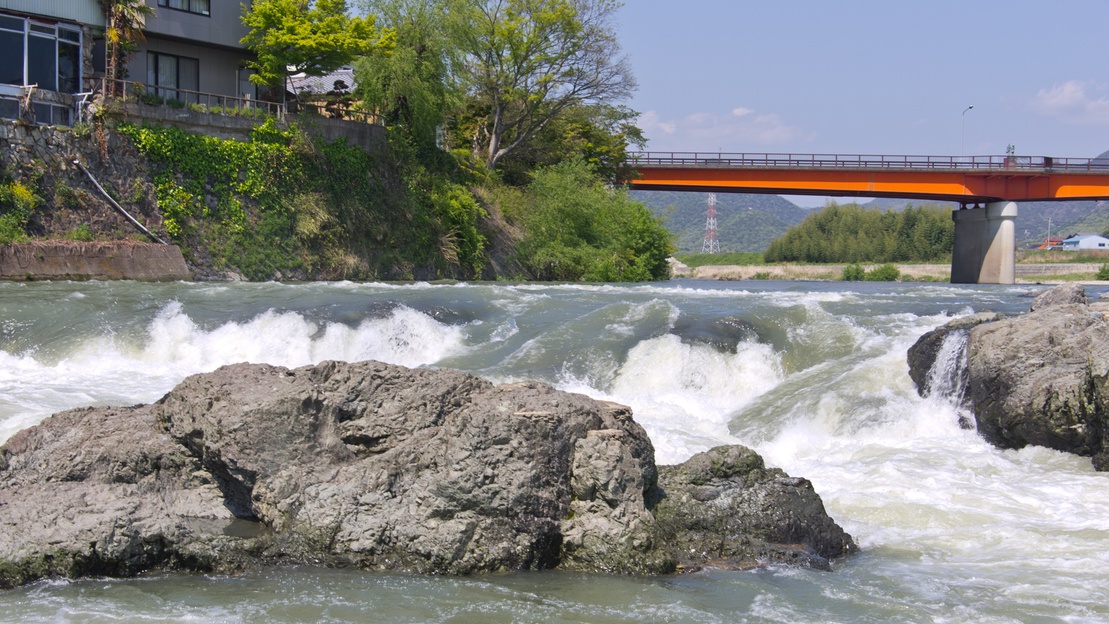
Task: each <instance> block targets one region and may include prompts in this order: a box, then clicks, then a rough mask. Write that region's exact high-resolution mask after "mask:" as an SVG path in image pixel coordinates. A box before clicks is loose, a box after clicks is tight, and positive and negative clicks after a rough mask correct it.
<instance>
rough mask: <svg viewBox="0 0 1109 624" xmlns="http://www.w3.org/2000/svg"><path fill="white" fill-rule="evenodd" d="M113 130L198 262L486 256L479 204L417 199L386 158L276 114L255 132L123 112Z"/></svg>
mask: <svg viewBox="0 0 1109 624" xmlns="http://www.w3.org/2000/svg"><path fill="white" fill-rule="evenodd" d="M116 130H117V131H118V132H120V133H122V134H124V135H126V136H128V137H130V138H131V139H132V140H133V141H134V143H135V145H136V146H137V147H138V149H139V151H140V152H141V153H142V155H143V156H145V157H146V158H147V159H149V161H150V162H151V165H152V170H151V178H152V181H153V183H154V187H155V194H156V201H157V205H158V208H159V209H160V212H161V213H162V219H163V227H164V230H165V232H166V234H167V235H169V237H170V238H171V239H172V240H173V241H175V242H177V243H179V244H181V246H182V250H183V251H184V253H185V255H186V258H188V259H189V260H190V261H191V262H192V263H193V264H194V265H196V266H197V267H198V268H200V269H202V270H203V269H206V268H211V269H212V270H214V271H216V272H221V271H234V272H237V273H239V274H241V275H242V276H243V277H246V278H247V279H254V280H258V279H272V278H282V277H285V278H301V279H389V278H392V279H405V278H420V277H437V276H440V275H446V276H452V277H471V276H473V274H474V273H475V272H476V271H477V270H480V268H481V264H482V262H481V247H482V244H483V240H482V237H481V236H480V234H478V233H477V232H476V228H475V223H476V220H477V218H478V216H479V214H480V208H478V207H477V206H476V204H475V205H472V206H469V207H468V209H467V210H453V211H452V210H441V211H440V210H435V209H434V208H436V207H435V206H433V207H432V208H433V209H432V210H419V209H416V207H414V206H413V205H412V204H413V202H412V198H411V197H409V195H408V193H406V192H405V191H404V189H403V187H402V185H401V184H400V183H399V182H398V183H392V184H391V183H390V182H389V178H390V173H391V168H390V167H389V166H387V164H386V163H381V162H375V160H376V159H375V158H374V157H371V156H370V155H368V154H366V153H365V152H364V151H362V150H361V149H359V148H357V147H353V146H348V145H346V144H345V143H344V142H342V141H339V142H335V143H327V142H324V141H319V140H316V141H313V140H312V139H310V138H309V137H307V136H306V135H305V134H303V133H301V132H299V131H297V130H296V129H295V128H293V129H288V130H280V129H278V128H277V127H276V126H275V124H274V123H273V122H272V121H267V122H265V123H263V124H262V125H260V126H257V127H256V128H255V129H254V130H253V132H252V133H251V137H250V140H249V141H234V140H225V139H219V138H215V137H211V136H205V135H200V134H190V133H187V132H184V131H182V130H179V129H177V128H163V127H150V126H143V127H139V126H135V125H131V124H126V123H123V124H119V125H118V126H117V128H116ZM394 175H395V173H394ZM446 232H463V233H464V234H468V235H469V240H466V237H465V236H455V237H447V236H445V235H444V233H446Z"/></svg>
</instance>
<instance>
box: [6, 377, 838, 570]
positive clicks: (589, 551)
mask: <svg viewBox="0 0 1109 624" xmlns="http://www.w3.org/2000/svg"><path fill="white" fill-rule="evenodd" d="M653 456H654V452H653V447H652V446H651V442H650V440H649V439H648V438H647V436H646V434H645V433H644V431H643V429H642V428H641V427H640V426H639V425H638V424H637V423H636V422H635V421H634V420H633V419H632V416H631V413H630V410H629V409H628V408H626V407H623V406H619V405H615V404H610V403H603V402H598V401H594V400H592V399H589V398H588V397H585V396H582V395H576V394H569V393H564V392H560V391H557V390H555V389H553V388H551V387H550V386H547V385H544V384H540V383H520V384H507V385H501V386H495V385H493V384H492V383H490V382H488V381H484V380H482V379H480V378H477V377H474V376H472V375H469V374H466V373H462V372H458V371H450V370H437V371H433V370H410V369H406V368H403V367H398V366H392V365H387V364H382V363H379V362H362V363H355V364H348V363H339V362H325V363H323V364H320V365H319V366H314V367H304V368H299V369H295V370H289V369H285V368H280V367H273V366H268V365H248V364H240V365H233V366H227V367H223V368H221V369H219V370H217V371H215V372H212V373H208V374H204V375H196V376H193V377H190V378H188V379H186V380H185V381H184V382H182V383H181V384H180V385H179V386H178V387H177V388H175V389H174V390H173V391H171V392H170V393H169V394H167V395H166V396H165V397H164V398H163V399H161V400H160V401H159V402H157V403H155V404H152V405H141V406H135V407H130V408H90V409H79V410H72V411H68V412H63V413H60V414H56V415H54V416H53V417H51V418H49V419H47V420H46V421H44V422H43V423H42V424H40V425H39V426H37V427H33V428H31V429H27V430H25V431H22V432H20V433H18V434H17V435H16V436H14V437H13V438H12V439H11V440H10V441H9V442H8V443H7V444H6V445H5V446H3V447H2V448H0V584H3V585H12V584H18V583H24V582H28V581H31V580H34V579H37V578H41V577H48V576H70V577H72V576H82V575H130V574H135V573H138V572H141V571H144V570H148V569H154V568H175V569H188V570H200V571H214V570H219V571H232V570H236V569H241V568H244V567H250V566H256V565H266V564H272V563H298V562H310V563H315V564H325V565H349V566H358V567H362V568H372V569H387V570H403V571H411V572H420V573H444V574H468V573H478V572H488V571H498V570H520V569H542V568H553V567H560V568H565V569H574V570H587V571H606V572H618V573H637V574H639V573H668V572H671V571H674V570H676V569H678V566H686V567H687V568H690V567H699V566H704V565H722V566H735V567H743V566H747V565H751V564H754V563H759V562H771V561H782V562H791V563H799V564H803V565H810V566H816V567H827V565H828V563H827V560H828V559H829V558H832V557H836V556H839V555H842V554H845V553H848V552H850V551H851V550H853V548H854V544H853V542H852V540H851V538H850V536H848V535H847V534H846V533H844V532H843V531H842V529H840V528H839V527H838V526H837V525H835V523H834V522H833V521H832V520H831V519H830V518H828V516H827V514H826V513H825V512H824V508H823V505H822V504H821V502H820V499H819V497H818V496H817V495H816V494H815V492H813V490H812V487H811V486H810V485H809V484H808V482H807V481H805V480H803V479H791V478H789V477H788V476H787V475H785V474H784V473H782V472H781V471H780V470H776V469H768V468H765V467H764V466H763V465H762V460H761V458H759V457H758V456H757V455H755V454H754V453H753V452H751V451H749V450H747V449H744V448H742V447H724V448H721V449H714V450H713V451H710V452H709V453H706V454H702V455H699V456H697V457H694V458H693V459H691V460H690V461H689V462H687V463H686V464H683V465H682V466H680V467H675V468H667V469H664V470H663V471H662V476H661V477H660V472H659V469H658V468H657V467H656V466H655V463H654V457H653Z"/></svg>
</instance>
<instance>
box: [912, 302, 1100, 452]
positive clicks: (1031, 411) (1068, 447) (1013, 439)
mask: <svg viewBox="0 0 1109 624" xmlns="http://www.w3.org/2000/svg"><path fill="white" fill-rule="evenodd" d="M944 331H950V328H949V327H948V326H944V327H941V328H939V329H937V330H935V331H934V332H931V333H929V334H926V335H925V336H923V337H922V338H921V339H920V340H919V341H918V342H917V344H916V345H914V346H913V348H912V349H910V355H909V363H910V370H911V371H912V372H911V374H912V376H913V380H914V381H916V382H917V387H918V389H919V390H920V391H921V393H922V394H924V393H925V392H926V390H927V386H926V384H922V383H921V382H920V381H919V378H920V377H921V375H922V373H921V371H926V370H927V368H928V367H929V366H931V364H930V363H929V362H928V361H927V358H926V357H920V356H921V354H922V353H925V352H926V351H927V347H926V345H927V344H930V343H934V342H935V341H936V339H937V338H936V335H937V333H942V332H944ZM969 332H970V333H969V338H968V341H967V347H966V349H967V367H966V378H967V383H966V397H965V400H966V403H967V405H969V407H970V409H971V410H972V412H973V414H974V418H975V422H976V425H977V428H978V432H979V434H980V435H981V436H982V437H983V438H985V439H986V440H987V441H989V442H990V443H991V444H994V445H995V446H998V447H1000V448H1022V447H1024V446H1026V445H1029V444H1032V445H1037V446H1045V447H1048V448H1053V449H1056V450H1060V451H1066V452H1069V453H1075V454H1078V455H1083V456H1088V457H1091V458H1092V459H1093V463H1094V467H1095V468H1096V469H1097V470H1109V422H1107V413H1106V406H1107V405H1109V387H1107V380H1109V319H1107V318H1106V314H1105V312H1104V310H1103V307H1102V306H1101V305H1100V304H1094V305H1088V304H1086V296H1085V291H1084V290H1083V289H1081V287H1075V286H1074V285H1068V286H1063V287H1059V288H1056V289H1052V290H1050V291H1047V292H1046V293H1044V294H1042V295H1040V296H1039V297H1037V298H1036V300H1035V301H1034V302H1033V304H1032V311H1030V312H1028V313H1027V314H1024V315H1022V316H1018V317H1013V318H1004V319H998V320H994V321H992V322H984V323H981V324H974V326H973V327H972V328H971V329H970V330H969ZM914 353H915V357H914Z"/></svg>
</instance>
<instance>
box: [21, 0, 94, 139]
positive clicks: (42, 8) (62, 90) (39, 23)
mask: <svg viewBox="0 0 1109 624" xmlns="http://www.w3.org/2000/svg"><path fill="white" fill-rule="evenodd" d="M103 33H104V13H103V12H102V11H101V10H100V5H99V4H98V2H97V0H0V59H2V62H0V117H2V118H8V119H18V118H20V117H21V108H20V101H21V100H23V99H25V98H26V97H27V95H28V93H30V94H31V101H30V103H31V106H30V111H31V112H33V117H34V119H35V120H36V121H37V122H38V123H46V124H61V125H70V124H71V123H72V122H73V114H74V101H75V98H74V95H73V94H76V93H81V92H87V91H89V90H91V87H92V84H93V83H94V81H95V79H96V76H97V68H96V67H95V63H96V61H97V55H96V50H97V46H98V42H99V50H100V55H99V62H100V65H99V71H100V72H101V73H102V72H103ZM32 86H33V88H32ZM24 118H27V117H26V116H24Z"/></svg>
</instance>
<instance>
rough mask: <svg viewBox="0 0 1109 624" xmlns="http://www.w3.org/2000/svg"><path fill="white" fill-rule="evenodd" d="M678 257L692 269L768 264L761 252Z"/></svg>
mask: <svg viewBox="0 0 1109 624" xmlns="http://www.w3.org/2000/svg"><path fill="white" fill-rule="evenodd" d="M676 259H677V260H678V261H680V262H681V263H682V264H684V265H686V266H687V267H689V268H691V269H695V268H697V267H700V266H709V265H728V266H758V265H761V264H766V261H765V260H764V259H763V257H762V254H761V253H753V252H741V253H718V254H691V255H678V256H676Z"/></svg>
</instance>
